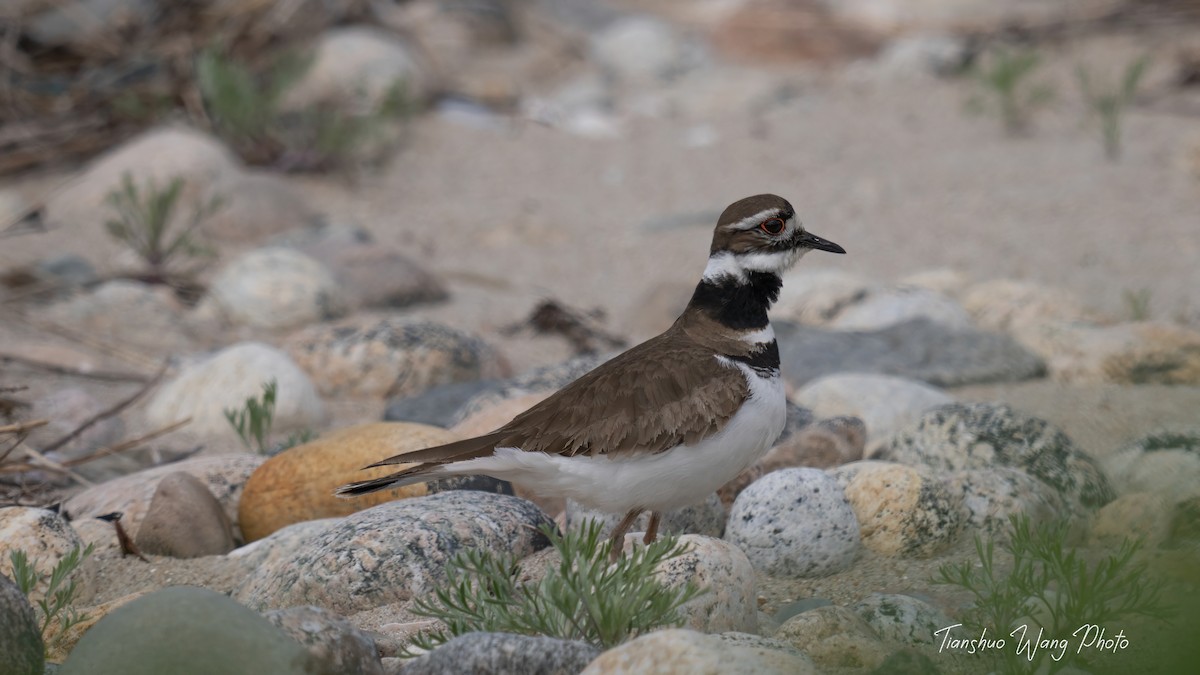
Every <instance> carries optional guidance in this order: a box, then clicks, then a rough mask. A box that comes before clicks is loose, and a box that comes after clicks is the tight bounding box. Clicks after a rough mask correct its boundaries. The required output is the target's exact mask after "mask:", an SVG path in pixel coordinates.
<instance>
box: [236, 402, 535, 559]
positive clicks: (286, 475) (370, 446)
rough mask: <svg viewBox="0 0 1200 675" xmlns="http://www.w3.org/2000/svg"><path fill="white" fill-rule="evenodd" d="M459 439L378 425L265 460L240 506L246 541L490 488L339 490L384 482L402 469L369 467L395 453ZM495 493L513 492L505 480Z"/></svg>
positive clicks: (444, 484)
mask: <svg viewBox="0 0 1200 675" xmlns="http://www.w3.org/2000/svg"><path fill="white" fill-rule="evenodd" d="M455 440H457V437H456V436H454V435H453V434H451V433H449V432H447V431H446V430H444V429H438V428H437V427H430V426H426V425H424V424H409V423H404V422H377V423H374V424H362V425H358V426H354V427H348V428H346V429H341V430H339V431H335V432H333V433H329V434H325V435H324V436H322V437H320V438H318V439H316V440H314V441H311V442H309V443H305V444H304V445H300V446H297V447H294V448H290V449H288V450H285V451H284V452H281V453H280V454H278V455H275V456H274V457H272V458H270V459H268V460H267V461H265V462H263V464H262V465H261V466H259V467H258V469H257V470H256V471H255V472H254V473H253V474H252V475H251V476H250V478H249V480H247V481H246V488H245V490H244V492H243V493H242V498H241V500H240V501H239V502H238V521H239V523H240V524H241V528H242V534H243V535H244V536H245V538H246V541H254V540H256V539H261V538H262V537H265V536H267V535H269V534H271V533H272V532H274V531H276V530H278V529H280V528H282V527H285V526H287V525H291V524H293V523H298V522H301V521H305V520H316V519H321V518H333V517H338V516H347V515H350V514H351V513H354V512H356V511H361V510H363V509H365V508H369V507H372V506H375V505H378V504H382V503H384V502H389V501H393V500H396V499H405V498H409V497H421V496H424V495H427V494H432V493H433V492H438V491H441V490H445V489H453V488H454V487H460V486H462V485H464V484H469V485H471V486H473V487H475V488H476V489H480V488H482V487H484V485H483V484H484V480H485V479H483V478H481V479H479V480H477V481H474V482H472V483H467V482H466V481H463V480H462V479H461V478H459V479H447V480H441V481H432V482H429V483H416V484H414V485H407V486H405V487H401V488H394V489H391V490H380V491H379V492H372V493H370V494H367V495H362V496H359V497H354V498H352V499H345V498H342V497H337V496H335V495H334V491H335V490H336V489H337V488H339V487H341V486H342V485H345V484H347V483H351V482H354V481H359V480H369V479H371V478H379V477H381V476H385V475H387V474H389V473H394V472H395V471H397V469H398V468H399V467H396V466H384V467H377V468H374V469H365V470H364V469H363V467H364V466H367V465H368V464H373V463H375V462H378V461H380V460H382V459H386V458H388V457H391V456H392V455H396V454H400V453H403V452H409V451H415V450H422V449H424V448H429V447H432V446H435V445H441V444H443V443H449V442H451V441H455ZM486 481H490V483H491V485H492V488H493V489H492V490H491V491H492V492H501V493H507V494H511V493H512V488H511V486H509V485H508V484H507V483H505V482H503V481H498V480H495V479H486Z"/></svg>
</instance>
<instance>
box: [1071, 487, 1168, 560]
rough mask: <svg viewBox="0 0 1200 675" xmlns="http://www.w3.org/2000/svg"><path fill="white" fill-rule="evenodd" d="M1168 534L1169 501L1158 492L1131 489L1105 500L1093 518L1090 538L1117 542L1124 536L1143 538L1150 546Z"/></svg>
mask: <svg viewBox="0 0 1200 675" xmlns="http://www.w3.org/2000/svg"><path fill="white" fill-rule="evenodd" d="M1170 535H1171V504H1170V502H1169V500H1167V499H1164V498H1163V497H1162V496H1161V495H1157V494H1153V493H1150V492H1130V493H1129V494H1124V495H1121V496H1120V497H1117V498H1116V499H1115V500H1113V501H1111V502H1109V503H1107V504H1105V505H1104V506H1103V507H1102V508H1101V509H1100V510H1099V511H1097V512H1096V515H1095V517H1094V518H1093V519H1092V532H1091V536H1092V540H1093V541H1095V542H1097V543H1100V544H1101V545H1107V546H1120V545H1121V544H1122V543H1124V542H1125V540H1126V539H1130V540H1133V539H1142V540H1143V541H1144V542H1145V545H1146V547H1147V548H1150V549H1153V548H1155V547H1156V546H1158V545H1159V544H1161V543H1162V542H1164V541H1166V540H1167V538H1168V537H1170Z"/></svg>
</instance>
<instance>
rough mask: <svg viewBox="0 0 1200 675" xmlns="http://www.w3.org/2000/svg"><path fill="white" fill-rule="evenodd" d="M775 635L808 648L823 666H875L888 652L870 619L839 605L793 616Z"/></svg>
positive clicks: (813, 657)
mask: <svg viewBox="0 0 1200 675" xmlns="http://www.w3.org/2000/svg"><path fill="white" fill-rule="evenodd" d="M774 637H775V639H776V640H779V641H781V642H785V643H787V644H790V645H792V646H793V647H795V648H796V649H799V650H800V651H802V652H804V653H805V654H807V655H808V656H809V658H811V659H812V660H813V661H814V662H815V663H816V664H817V665H819V666H828V667H841V668H875V667H876V666H878V665H879V664H881V663H883V660H884V659H886V658H887V653H888V650H887V648H885V647H884V646H883V644H882V643H881V642H880V641H879V636H878V635H876V634H875V631H874V629H872V628H871V627H870V626H869V625H867V622H866V621H863V620H862V619H861V618H860V617H859V616H858V615H857V614H855V613H854V612H852V611H850V610H849V609H846V608H845V607H839V606H837V605H826V606H824V607H817V608H816V609H810V610H808V611H807V612H801V613H799V614H797V615H796V616H793V617H792V618H790V619H788V620H787V621H785V622H783V625H782V626H780V627H779V628H778V630H776V631H775V635H774Z"/></svg>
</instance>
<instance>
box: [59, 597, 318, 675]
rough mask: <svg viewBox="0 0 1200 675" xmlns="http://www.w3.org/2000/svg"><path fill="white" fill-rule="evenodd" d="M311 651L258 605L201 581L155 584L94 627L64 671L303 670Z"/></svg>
mask: <svg viewBox="0 0 1200 675" xmlns="http://www.w3.org/2000/svg"><path fill="white" fill-rule="evenodd" d="M317 672H318V671H317V669H316V667H315V666H314V665H313V663H312V661H311V657H310V656H309V654H308V652H307V650H305V648H304V647H303V646H301V645H300V643H298V642H295V641H294V640H292V639H291V638H289V637H288V636H287V635H286V634H285V633H284V632H283V631H282V630H280V629H279V628H276V627H275V626H273V625H271V623H270V622H268V621H267V620H266V619H264V618H263V617H261V616H259V615H258V614H257V613H256V612H254V611H252V610H250V609H248V608H246V607H243V606H242V605H239V604H238V603H236V602H234V601H233V600H230V599H229V598H228V597H226V596H224V595H222V594H220V593H216V592H214V591H209V590H206V589H203V588H191V587H182V586H180V587H172V588H165V589H163V590H161V591H156V592H154V593H151V594H149V595H146V596H144V597H141V598H139V599H137V600H134V601H133V602H131V603H129V604H128V605H125V606H123V607H121V608H119V609H117V610H115V611H113V612H112V613H111V614H108V615H107V616H105V617H104V618H103V619H101V620H100V621H99V622H97V623H96V625H95V626H94V627H92V629H91V630H89V631H88V632H87V633H86V634H85V635H84V636H83V639H82V640H80V641H79V644H78V645H77V646H76V647H75V650H74V651H72V652H71V655H70V657H68V658H67V662H66V663H64V664H63V667H62V669H61V670H60V671H59V675H84V674H86V675H161V674H163V673H175V674H177V675H241V674H245V675H251V674H253V675H261V674H262V673H272V674H277V675H291V674H293V673H295V674H297V675H299V674H303V673H314V674H315V673H317Z"/></svg>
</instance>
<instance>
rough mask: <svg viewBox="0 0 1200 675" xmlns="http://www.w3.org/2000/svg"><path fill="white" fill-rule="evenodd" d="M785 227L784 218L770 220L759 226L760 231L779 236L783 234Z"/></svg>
mask: <svg viewBox="0 0 1200 675" xmlns="http://www.w3.org/2000/svg"><path fill="white" fill-rule="evenodd" d="M784 227H785V225H784V223H783V219H782V218H768V219H767V220H764V221H763V222H762V224H761V225H759V226H758V229H760V230H762V231H763V232H766V233H767V234H779V233H780V232H783V228H784Z"/></svg>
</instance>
